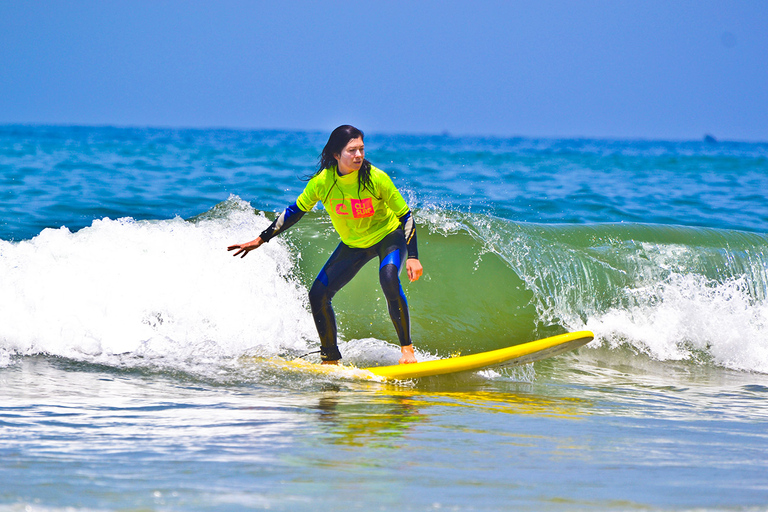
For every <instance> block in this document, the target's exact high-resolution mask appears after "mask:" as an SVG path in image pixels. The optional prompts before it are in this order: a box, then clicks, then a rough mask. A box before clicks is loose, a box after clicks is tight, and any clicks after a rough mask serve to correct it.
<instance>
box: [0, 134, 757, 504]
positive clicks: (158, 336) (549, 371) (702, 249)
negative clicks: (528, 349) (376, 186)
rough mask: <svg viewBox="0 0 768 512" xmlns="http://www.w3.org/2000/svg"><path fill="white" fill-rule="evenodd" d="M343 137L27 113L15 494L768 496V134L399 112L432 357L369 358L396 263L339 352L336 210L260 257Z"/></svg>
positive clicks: (523, 499) (9, 342) (4, 188)
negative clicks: (444, 118) (551, 130)
mask: <svg viewBox="0 0 768 512" xmlns="http://www.w3.org/2000/svg"><path fill="white" fill-rule="evenodd" d="M326 137H327V134H324V133H314V132H312V133H306V132H288V131H237V130H173V129H138V128H106V127H60V126H53V127H49V126H0V198H1V199H2V200H1V201H0V511H2V512H6V511H13V512H16V511H19V512H20V511H35V512H37V511H70V510H77V511H80V510H82V511H147V510H157V511H177V510H178V511H180V510H184V511H198V510H199V511H207V510H233V511H234V510H262V509H270V510H489V511H490V510H531V511H539V510H548V511H565V510H567V511H570V510H609V511H614V510H632V511H636V510H654V511H655V510H662V511H669V510H674V511H683V510H684V511H688V510H691V511H692V510H696V511H699V510H729V511H733V510H744V511H758V510H761V511H762V510H768V235H767V234H766V233H768V143H738V142H718V143H707V142H704V141H688V142H681V141H676V142H675V141H672V142H669V141H667V142H665V141H619V140H541V139H527V138H514V139H503V138H491V137H488V138H481V137H458V136H450V135H442V136H417V135H391V134H377V133H369V134H368V135H367V138H366V149H367V156H368V158H369V159H370V160H371V161H372V162H373V163H374V165H377V166H378V167H381V168H382V169H384V170H386V171H387V172H388V173H389V174H390V175H391V176H392V177H393V179H394V181H395V183H396V184H397V186H398V187H399V188H400V189H401V191H402V192H403V195H404V196H405V197H406V199H407V200H408V202H409V204H410V205H411V207H412V209H413V211H414V214H415V217H416V219H417V222H418V230H419V231H418V233H419V249H420V256H421V261H422V263H423V265H424V268H425V274H424V276H423V278H422V279H421V280H420V281H418V282H417V283H405V284H404V288H405V292H406V294H407V295H408V299H409V303H410V305H411V310H412V318H413V328H412V330H413V336H414V339H415V341H416V347H417V355H418V357H419V358H420V359H422V360H424V359H431V358H436V357H449V356H451V355H453V354H457V353H461V354H470V353H474V352H479V351H483V350H490V349H494V348H500V347H503V346H507V345H511V344H516V343H522V342H525V341H530V340H533V339H537V338H540V337H543V336H548V335H552V334H558V333H561V332H566V331H573V330H581V329H589V330H592V331H593V332H594V333H595V335H596V338H595V340H594V341H593V342H592V343H590V344H589V345H587V346H585V347H583V348H581V349H579V350H577V351H574V352H571V353H568V354H563V355H560V356H557V357H555V358H552V359H549V360H546V361H541V362H537V363H534V364H531V365H527V366H523V367H519V368H514V369H507V370H503V371H487V372H481V373H473V374H463V375H458V376H450V377H435V378H430V379H422V380H420V381H411V382H402V383H396V384H393V383H384V382H379V381H375V380H367V379H365V378H363V377H361V375H360V374H359V372H356V371H355V370H354V369H352V368H351V366H358V367H360V366H367V365H374V364H392V363H394V362H396V360H397V357H398V353H399V349H398V347H396V346H395V345H394V344H393V341H395V339H396V338H395V335H394V329H393V328H392V326H391V324H390V323H389V319H388V315H387V312H386V305H385V303H384V299H383V296H382V294H381V292H380V290H379V285H378V281H377V279H376V272H375V268H374V266H373V265H371V267H370V268H365V269H363V271H362V272H361V273H360V275H359V276H358V277H357V278H356V279H355V280H353V281H352V282H351V283H350V284H349V285H348V286H347V287H346V288H345V289H344V290H343V291H342V292H341V293H339V295H338V296H337V297H336V299H335V300H334V305H335V308H336V312H337V317H338V320H339V329H340V336H341V343H340V348H341V350H342V353H343V355H344V361H345V363H346V365H347V367H346V368H345V369H342V370H340V371H338V372H332V373H330V374H320V373H315V372H310V371H301V370H296V371H286V370H285V368H281V367H280V365H279V364H276V362H275V361H276V360H277V359H276V358H295V357H300V356H304V357H305V359H307V360H310V361H317V355H316V354H314V352H315V351H316V350H317V349H318V339H317V334H316V332H315V330H314V325H313V323H312V320H311V317H310V314H309V312H308V305H307V298H306V292H307V289H308V286H309V285H310V284H311V282H312V280H313V279H314V276H315V273H316V272H317V271H318V270H319V268H320V266H321V265H322V264H323V262H324V261H325V259H326V258H327V257H328V255H329V254H330V252H331V251H332V250H333V248H334V247H335V245H336V244H337V241H338V239H337V237H336V235H335V233H334V232H333V229H332V227H331V225H330V222H329V220H328V218H327V215H326V214H325V212H323V211H322V210H320V211H316V212H313V213H311V214H309V215H307V216H306V217H305V218H304V219H303V220H302V221H301V222H300V223H299V224H298V225H296V226H295V227H294V228H293V229H292V230H291V231H290V232H288V233H286V234H285V235H284V236H281V237H279V238H278V239H275V240H273V241H272V242H270V243H269V244H267V245H265V246H264V247H262V248H260V249H259V250H258V251H255V252H253V253H251V254H250V255H249V256H248V257H247V258H245V259H239V258H232V255H231V253H228V252H227V251H226V247H227V246H228V245H230V244H232V243H238V242H244V241H248V240H251V239H253V238H255V236H256V235H258V233H259V232H260V231H261V230H262V229H263V228H264V227H266V226H267V225H268V224H269V223H270V222H271V219H273V218H274V215H275V212H277V211H280V210H281V209H282V208H284V207H285V206H286V205H287V204H289V203H290V202H292V201H293V200H294V199H295V197H296V196H297V195H298V193H299V192H300V191H301V190H302V188H303V184H304V183H303V181H301V180H302V178H303V177H305V176H306V175H307V174H309V173H311V172H312V170H313V167H314V165H315V163H316V161H317V156H318V154H319V152H320V149H321V148H322V146H323V144H324V142H325V139H326Z"/></svg>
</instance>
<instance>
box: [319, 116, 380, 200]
mask: <svg viewBox="0 0 768 512" xmlns="http://www.w3.org/2000/svg"><path fill="white" fill-rule="evenodd" d="M357 138H360V139H363V140H365V135H363V132H362V131H360V130H358V129H357V128H355V127H354V126H350V125H348V124H344V125H341V126H339V127H338V128H336V129H335V130H333V131H332V132H331V136H330V137H328V142H327V143H326V144H325V147H324V148H323V152H322V153H320V159H319V161H318V165H317V171H315V173H314V174H313V175H312V176H310V177H309V178H308V179H312V178H314V177H315V176H317V175H318V174H320V173H321V172H323V170H324V169H333V168H335V167H337V166H338V164H339V163H338V162H337V161H336V157H335V156H334V155H338V154H339V153H341V151H342V150H343V149H344V148H345V147H346V145H347V144H348V143H349V141H351V140H352V139H357ZM365 188H367V189H368V190H370V191H371V192H373V193H374V194H375V192H374V190H373V186H372V185H371V162H369V161H368V159H367V158H364V159H363V165H361V166H360V170H359V171H358V174H357V190H358V193H359V192H360V190H362V189H365Z"/></svg>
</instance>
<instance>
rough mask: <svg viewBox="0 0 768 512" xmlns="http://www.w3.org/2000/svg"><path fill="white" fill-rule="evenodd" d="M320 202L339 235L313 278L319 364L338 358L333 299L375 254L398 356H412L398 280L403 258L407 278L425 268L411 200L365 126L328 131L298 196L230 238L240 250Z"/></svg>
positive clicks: (279, 229) (405, 305)
mask: <svg viewBox="0 0 768 512" xmlns="http://www.w3.org/2000/svg"><path fill="white" fill-rule="evenodd" d="M318 201H319V202H322V203H323V206H324V207H325V209H326V210H327V211H328V214H329V215H330V217H331V222H332V223H333V227H334V228H335V229H336V232H337V233H338V234H339V237H340V238H341V242H340V243H339V245H338V246H337V247H336V250H335V251H334V252H333V254H331V257H330V258H329V259H328V261H327V262H326V263H325V265H324V266H323V268H322V269H321V270H320V273H319V274H318V275H317V277H316V278H315V281H314V283H313V284H312V288H311V289H310V290H309V304H310V307H311V309H312V317H313V318H314V320H315V326H316V327H317V333H318V335H319V336H320V357H321V359H322V362H323V364H338V361H339V359H341V353H340V352H339V348H338V346H337V340H336V338H337V335H336V333H337V330H336V316H335V315H334V312H333V306H332V305H331V299H333V296H334V295H335V294H336V292H338V291H339V290H341V288H342V287H343V286H344V285H346V284H347V283H348V282H349V281H350V280H351V279H352V278H353V277H354V276H355V275H356V274H357V273H358V272H359V271H360V269H361V268H363V266H364V265H365V264H366V263H367V262H369V261H370V260H372V259H373V258H375V257H376V256H378V258H379V282H380V283H381V288H382V290H383V291H384V296H385V297H386V299H387V307H388V309H389V316H390V317H391V318H392V323H393V324H394V326H395V331H396V332H397V337H398V339H399V341H400V349H401V352H402V357H401V358H400V364H406V363H415V362H416V357H415V355H414V353H413V342H412V340H411V322H410V316H409V313H408V302H407V300H406V298H405V294H404V293H403V288H402V286H401V284H400V277H399V274H400V270H401V268H402V267H403V265H405V269H406V272H407V274H408V279H409V280H410V281H417V280H418V279H419V277H421V274H422V272H423V269H422V266H421V263H420V262H419V255H418V249H417V246H416V225H415V223H414V220H413V215H412V214H411V211H410V209H409V208H408V205H407V204H406V202H405V200H404V199H403V196H402V195H401V194H400V192H399V191H398V190H397V188H396V187H395V185H394V183H392V180H391V179H390V177H389V176H387V174H386V173H384V171H382V170H381V169H378V168H376V167H374V166H373V165H371V163H370V162H369V161H368V160H367V159H366V158H365V146H364V144H363V132H361V131H360V130H358V129H357V128H355V127H353V126H349V125H343V126H339V127H338V128H336V129H335V130H333V132H332V133H331V136H330V137H329V138H328V143H327V144H326V145H325V147H324V148H323V152H322V153H321V154H320V163H319V165H318V169H317V172H315V174H314V175H313V176H312V177H311V178H310V179H309V182H308V183H307V186H306V187H305V188H304V191H303V192H302V193H301V194H300V195H299V197H298V199H297V200H296V202H295V203H294V204H292V205H290V206H288V207H287V208H286V209H285V210H284V211H283V212H282V213H281V214H280V215H279V216H278V217H277V219H275V221H274V222H273V223H272V224H271V225H270V226H269V227H268V228H267V229H265V230H264V231H263V232H262V233H261V234H260V235H259V236H258V237H257V238H256V239H255V240H252V241H250V242H247V243H244V244H236V245H231V246H229V247H228V248H227V250H229V251H237V252H235V254H234V256H238V255H240V254H242V256H240V257H241V258H244V257H245V256H247V255H248V253H249V252H250V251H252V250H254V249H257V248H258V247H259V246H261V245H262V244H263V243H265V242H269V240H270V239H272V238H273V237H275V236H277V235H278V234H280V233H282V232H283V231H285V230H286V229H288V228H289V227H291V226H292V225H294V224H295V223H296V222H298V221H299V219H301V217H303V216H304V214H305V213H306V212H308V211H310V210H311V209H312V208H313V207H314V206H315V204H317V203H318Z"/></svg>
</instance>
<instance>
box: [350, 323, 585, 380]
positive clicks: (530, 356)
mask: <svg viewBox="0 0 768 512" xmlns="http://www.w3.org/2000/svg"><path fill="white" fill-rule="evenodd" d="M594 338H595V335H594V334H593V333H592V332H590V331H577V332H571V333H566V334H560V335H558V336H552V337H550V338H544V339H541V340H536V341H530V342H528V343H522V344H520V345H514V346H511V347H506V348H500V349H498V350H490V351H488V352H481V353H479V354H471V355H468V356H458V357H452V358H449V359H437V360H435V361H424V362H421V363H412V364H396V365H392V366H373V367H370V368H364V369H365V370H368V371H369V372H371V373H373V374H374V375H378V376H379V377H384V378H386V379H392V380H404V379H418V378H420V377H430V376H434V375H445V374H448V373H457V372H466V371H478V370H487V369H492V368H507V367H511V366H519V365H523V364H528V363H532V362H534V361H540V360H541V359H547V358H549V357H553V356H556V355H558V354H562V353H563V352H568V351H570V350H575V349H577V348H579V347H582V346H584V345H586V344H587V343H589V342H590V341H592V340H593V339H594Z"/></svg>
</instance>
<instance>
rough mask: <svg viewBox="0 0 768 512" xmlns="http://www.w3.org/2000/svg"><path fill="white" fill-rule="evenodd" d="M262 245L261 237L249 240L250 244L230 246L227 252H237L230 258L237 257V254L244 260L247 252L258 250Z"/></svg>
mask: <svg viewBox="0 0 768 512" xmlns="http://www.w3.org/2000/svg"><path fill="white" fill-rule="evenodd" d="M263 243H264V240H262V239H261V237H258V238H256V240H251V241H250V242H246V243H244V244H235V245H230V246H229V247H227V250H228V251H234V250H237V252H236V253H235V254H233V255H232V256H237V255H238V254H242V256H240V257H241V258H245V257H246V256H248V253H249V252H251V251H252V250H254V249H258V248H259V247H260V246H261V244H263Z"/></svg>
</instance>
